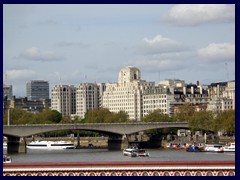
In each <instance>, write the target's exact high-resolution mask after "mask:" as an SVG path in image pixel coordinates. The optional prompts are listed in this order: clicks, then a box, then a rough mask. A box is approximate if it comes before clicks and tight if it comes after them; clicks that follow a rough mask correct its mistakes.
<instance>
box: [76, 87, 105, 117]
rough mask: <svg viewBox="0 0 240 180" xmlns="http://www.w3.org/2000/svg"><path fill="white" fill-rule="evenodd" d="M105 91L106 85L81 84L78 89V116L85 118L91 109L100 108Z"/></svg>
mask: <svg viewBox="0 0 240 180" xmlns="http://www.w3.org/2000/svg"><path fill="white" fill-rule="evenodd" d="M104 89H105V85H104V83H101V84H100V83H99V84H96V83H81V84H79V85H78V86H77V88H76V115H77V116H79V117H80V118H84V117H85V113H86V112H87V111H88V110H89V109H94V108H98V107H100V106H101V104H102V95H103V91H104Z"/></svg>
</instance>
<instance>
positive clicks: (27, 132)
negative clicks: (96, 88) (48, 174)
mask: <svg viewBox="0 0 240 180" xmlns="http://www.w3.org/2000/svg"><path fill="white" fill-rule="evenodd" d="M172 127H175V128H188V123H186V122H135V123H84V124H31V125H9V126H7V125H4V126H3V135H4V136H7V137H8V138H9V139H12V141H10V142H8V146H10V145H9V144H11V142H12V146H14V148H13V149H15V150H14V151H18V152H19V151H23V152H25V151H26V147H25V146H26V142H23V143H21V139H24V138H25V137H29V136H32V135H35V134H41V133H45V132H51V131H57V130H91V131H99V132H105V133H111V134H118V135H120V136H122V137H126V135H129V134H133V133H136V132H140V131H145V130H150V129H158V128H172ZM17 141H18V142H17ZM16 142H17V143H16ZM123 143H125V145H124V146H127V144H126V143H127V141H126V139H122V142H121V144H123ZM21 144H22V145H21ZM113 146H116V147H118V148H119V143H118V145H116V144H115V145H113ZM21 147H22V148H21ZM24 147H25V148H24ZM19 148H20V149H22V150H19ZM120 148H121V149H123V146H122V145H121V147H120Z"/></svg>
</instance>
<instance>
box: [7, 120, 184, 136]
mask: <svg viewBox="0 0 240 180" xmlns="http://www.w3.org/2000/svg"><path fill="white" fill-rule="evenodd" d="M170 127H179V128H188V123H187V122H137V123H84V124H32V125H10V126H7V125H4V126H3V135H5V136H16V137H28V136H31V135H34V134H39V133H44V132H49V131H56V130H92V131H102V132H109V133H115V134H120V135H124V134H132V133H136V132H139V131H144V130H149V129H156V128H170Z"/></svg>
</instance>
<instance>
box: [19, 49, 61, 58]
mask: <svg viewBox="0 0 240 180" xmlns="http://www.w3.org/2000/svg"><path fill="white" fill-rule="evenodd" d="M18 58H24V59H27V60H32V61H59V60H63V59H64V57H62V56H60V55H58V54H56V53H54V52H52V51H42V50H40V49H38V48H37V47H31V48H28V49H26V50H24V51H23V52H22V53H21V54H20V55H19V57H18Z"/></svg>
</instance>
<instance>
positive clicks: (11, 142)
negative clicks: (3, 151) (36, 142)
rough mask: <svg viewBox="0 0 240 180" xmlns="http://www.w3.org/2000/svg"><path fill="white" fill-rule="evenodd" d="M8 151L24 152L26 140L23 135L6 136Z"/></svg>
mask: <svg viewBox="0 0 240 180" xmlns="http://www.w3.org/2000/svg"><path fill="white" fill-rule="evenodd" d="M7 152H8V153H26V152H27V150H26V140H25V138H23V137H21V138H20V137H8V140H7Z"/></svg>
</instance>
